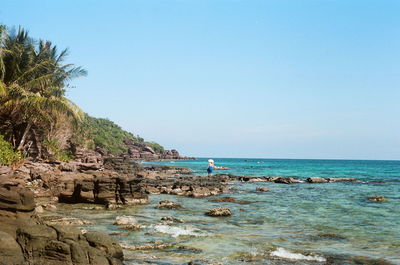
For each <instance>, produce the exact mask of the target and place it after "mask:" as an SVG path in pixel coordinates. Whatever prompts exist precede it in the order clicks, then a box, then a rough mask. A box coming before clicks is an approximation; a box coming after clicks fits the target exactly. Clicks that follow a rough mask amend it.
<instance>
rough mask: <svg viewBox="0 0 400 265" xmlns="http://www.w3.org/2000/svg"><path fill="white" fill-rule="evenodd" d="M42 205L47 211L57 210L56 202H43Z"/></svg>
mask: <svg viewBox="0 0 400 265" xmlns="http://www.w3.org/2000/svg"><path fill="white" fill-rule="evenodd" d="M42 207H43V209H45V210H46V211H51V212H54V211H57V206H55V205H54V204H43V205H42Z"/></svg>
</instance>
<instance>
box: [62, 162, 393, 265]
mask: <svg viewBox="0 0 400 265" xmlns="http://www.w3.org/2000/svg"><path fill="white" fill-rule="evenodd" d="M209 158H212V159H214V161H215V164H216V166H220V167H228V168H229V170H224V171H220V172H218V171H216V172H215V173H230V174H236V175H246V176H255V177H256V176H285V177H296V178H299V179H302V180H306V179H307V178H309V177H328V178H335V177H349V178H356V179H358V181H357V182H337V183H324V184H309V183H298V184H291V185H286V184H278V183H271V182H259V183H247V182H236V183H233V184H232V185H231V190H230V192H229V193H226V194H221V195H218V196H213V197H209V198H188V197H180V196H174V195H150V205H141V206H131V207H127V208H124V209H121V210H115V211H87V210H82V209H83V208H84V207H82V206H77V205H65V206H64V207H66V208H68V207H69V208H68V209H66V210H68V212H69V213H70V214H71V215H73V216H76V217H80V218H85V219H88V220H90V221H93V222H94V225H91V226H89V227H88V226H86V227H84V228H85V229H87V230H93V231H100V232H103V233H106V234H114V235H116V236H114V239H115V240H117V241H119V242H120V243H122V244H126V245H157V244H163V243H168V244H171V247H169V248H165V249H158V250H136V251H129V250H124V255H125V264H159V265H161V264H162V265H167V264H189V262H192V263H191V264H400V161H364V160H308V159H307V160H306V159H305V160H303V159H298V160H297V159H248V158H213V157H209ZM209 158H198V159H196V160H187V161H156V162H143V165H144V166H150V165H172V166H182V167H187V168H190V169H192V170H193V174H194V175H206V174H207V172H206V168H207V160H208V159H209ZM260 186H261V187H268V188H269V191H268V192H257V191H256V187H260ZM374 195H382V196H384V197H385V198H386V199H387V201H385V202H370V201H369V200H368V197H370V196H374ZM226 196H229V197H233V198H235V199H236V201H237V202H240V203H229V202H215V201H213V200H215V199H218V198H222V197H226ZM161 200H169V201H174V202H177V203H179V204H181V205H182V206H183V208H181V209H176V210H160V209H156V208H155V206H156V205H157V204H158V202H159V201H161ZM219 206H224V207H228V208H229V209H230V210H231V211H232V213H233V215H232V216H230V217H223V218H215V217H209V216H206V215H205V214H204V213H205V212H206V211H207V210H209V209H211V208H214V207H219ZM122 216H124V217H128V218H132V222H133V223H137V224H140V225H142V226H143V229H141V230H138V231H127V230H123V229H121V228H119V227H118V226H116V225H114V224H113V223H114V222H115V220H116V218H118V217H122ZM165 216H169V217H173V218H177V219H181V220H182V221H184V222H183V223H177V222H173V223H165V222H162V221H161V218H162V217H165ZM121 233H122V234H121Z"/></svg>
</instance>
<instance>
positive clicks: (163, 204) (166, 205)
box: [155, 201, 182, 210]
mask: <svg viewBox="0 0 400 265" xmlns="http://www.w3.org/2000/svg"><path fill="white" fill-rule="evenodd" d="M155 208H157V209H169V210H170V209H180V208H182V205H180V204H179V203H176V202H171V201H160V202H159V203H158V205H157V206H156V207H155Z"/></svg>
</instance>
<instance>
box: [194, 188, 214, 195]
mask: <svg viewBox="0 0 400 265" xmlns="http://www.w3.org/2000/svg"><path fill="white" fill-rule="evenodd" d="M192 190H193V191H192V196H193V197H195V198H202V197H208V196H211V195H212V194H211V191H210V189H209V188H207V187H193V189H192Z"/></svg>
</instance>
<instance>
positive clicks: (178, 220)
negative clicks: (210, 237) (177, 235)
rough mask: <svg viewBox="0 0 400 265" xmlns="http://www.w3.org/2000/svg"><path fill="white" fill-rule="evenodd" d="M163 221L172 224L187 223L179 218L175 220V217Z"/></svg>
mask: <svg viewBox="0 0 400 265" xmlns="http://www.w3.org/2000/svg"><path fill="white" fill-rule="evenodd" d="M161 221H166V222H170V223H184V222H185V221H184V220H182V219H178V218H174V217H170V216H164V217H162V218H161Z"/></svg>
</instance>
